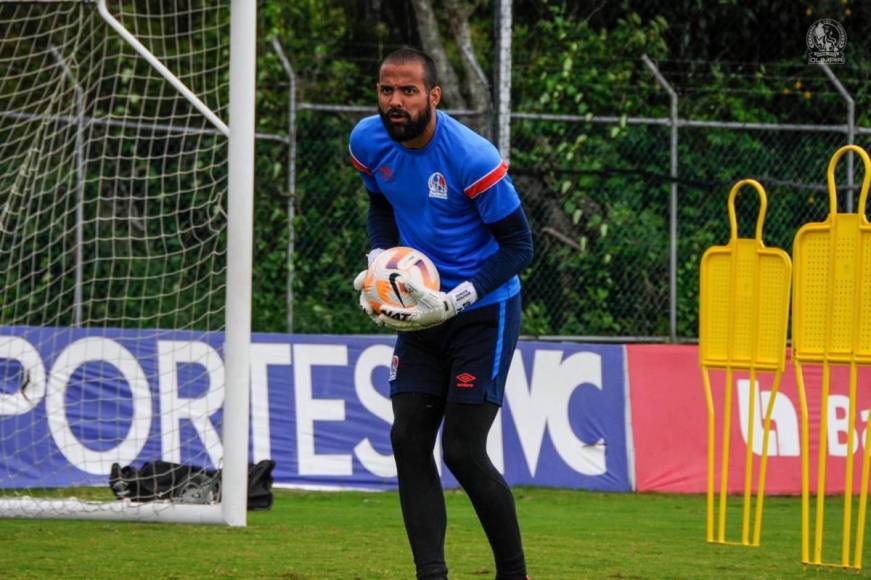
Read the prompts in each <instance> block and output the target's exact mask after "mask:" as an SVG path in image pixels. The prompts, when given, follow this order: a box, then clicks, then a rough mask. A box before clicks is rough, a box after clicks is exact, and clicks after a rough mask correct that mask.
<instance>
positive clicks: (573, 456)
mask: <svg viewBox="0 0 871 580" xmlns="http://www.w3.org/2000/svg"><path fill="white" fill-rule="evenodd" d="M533 364H534V365H535V366H534V368H533V371H532V381H531V384H530V385H528V386H527V383H526V372H525V369H524V366H523V357H521V356H515V357H514V360H513V361H512V363H511V368H510V369H509V371H508V381H507V384H506V385H505V396H506V398H507V399H508V402H509V406H510V407H511V413H512V415H513V416H514V421H515V423H516V425H517V432H518V435H519V436H520V445H521V448H522V449H523V454H524V456H525V457H526V462H527V465H528V466H529V472H530V473H531V474H532V476H533V477H534V476H535V471H536V469H537V467H538V456H539V453H540V452H541V443H542V440H543V438H544V431H545V427H546V426H547V427H549V429H550V434H551V440H552V441H553V444H554V447H556V450H557V452H558V453H559V455H560V457H562V459H563V461H565V462H566V464H567V465H569V467H571V468H572V469H574V470H575V471H577V472H578V473H581V474H584V475H602V474H603V473H605V472H606V470H607V467H606V465H605V445H604V440H602V439H599V440H598V441H596V442H595V443H593V444H587V443H585V442H584V441H581V440H580V439H578V437H577V436H576V435H575V433H574V431H573V430H572V427H571V422H570V420H569V400H570V398H571V396H572V393H574V391H575V389H576V388H578V387H579V386H581V385H584V384H589V385H592V386H593V387H595V388H597V389H599V390H602V357H601V356H599V355H597V354H595V353H589V352H581V353H576V354H573V355H571V356H570V357H568V358H567V359H565V360H563V352H562V351H554V350H538V351H536V352H535V358H534V363H533Z"/></svg>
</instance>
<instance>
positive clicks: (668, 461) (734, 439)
mask: <svg viewBox="0 0 871 580" xmlns="http://www.w3.org/2000/svg"><path fill="white" fill-rule="evenodd" d="M626 353H627V361H628V380H629V389H630V401H631V405H632V407H631V408H632V431H633V437H634V449H635V479H636V489H637V490H638V491H642V492H644V491H658V492H678V493H703V492H705V491H706V489H707V456H708V443H707V437H708V436H707V429H708V427H707V425H708V417H707V404H706V401H705V389H704V382H703V379H702V371H701V368H700V367H699V356H698V348H697V347H696V346H684V345H629V346H627V347H626ZM802 368H803V374H804V382H805V389H806V390H807V396H808V407H809V415H810V421H809V425H810V458H809V459H810V469H811V471H810V481H811V490H812V491H814V492H815V491H816V487H817V463H818V458H819V441H820V436H819V429H820V417H821V413H820V411H821V400H822V387H823V370H822V366H821V365H804V366H803V367H802ZM732 383H733V389H732V413H731V423H730V430H731V433H730V439H729V440H730V443H729V447H730V449H729V481H728V489H729V491H730V492H740V491H743V489H744V468H745V464H746V463H745V457H746V452H747V440H748V433H747V431H748V428H747V425H748V417H749V413H750V407H751V397H750V379H749V373H748V372H746V371H736V372H734V373H733V381H732ZM725 384H726V373H725V371H722V370H714V371H711V386H712V391H713V399H714V409H715V412H716V416H717V423H716V425H717V431H716V469H715V473H716V478H717V479H716V482H717V485H718V486H719V482H720V470H721V465H722V464H721V456H722V454H721V451H722V427H723V424H722V418H723V412H724V407H725ZM773 384H774V374H773V373H769V372H766V373H761V374H760V375H759V376H758V377H757V385H758V386H759V388H757V389H756V392H755V397H754V399H755V401H754V404H753V407H754V428H753V446H752V449H753V455H752V457H753V462H754V471H753V478H754V479H753V489H754V490H755V489H756V485H757V482H758V473H759V462H760V458H761V455H762V423H763V414H764V412H765V409H766V408H767V406H768V403H769V401H770V400H771V391H772V387H773ZM849 386H850V371H849V367H844V366H837V367H832V373H831V389H830V393H829V397H828V409H827V413H826V414H827V418H828V420H827V423H828V424H827V428H826V442H827V462H826V474H827V477H826V484H825V489H826V492H827V493H841V492H843V490H844V482H845V481H846V477H845V474H846V467H847V461H846V457H847V453H848V445H847V443H848V440H847V433H848V427H849V423H848V422H849V416H850V413H849V391H850V389H849ZM869 406H871V369H867V368H865V369H863V368H860V369H859V372H858V381H857V407H858V409H859V410H860V411H859V413H857V415H856V435H855V436H854V438H853V440H854V450H855V461H854V469H853V481H854V483H853V490H854V492H855V491H857V490H858V488H859V485H860V476H861V468H862V453H863V452H864V449H865V446H864V444H865V438H866V431H867V427H868V415H869V411H868V409H869ZM739 418H740V419H739ZM800 444H801V406H800V399H799V396H798V388H797V386H796V378H795V369H794V367H793V365H792V361H791V360H788V361H787V369H786V371H785V372H784V376H783V381H782V384H781V387H780V391H779V393H778V394H777V397H776V398H775V402H774V411H773V413H772V421H771V435H770V437H769V442H768V476H767V478H766V486H765V489H766V493H767V494H799V493H801V446H800Z"/></svg>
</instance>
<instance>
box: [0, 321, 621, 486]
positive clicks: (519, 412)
mask: <svg viewBox="0 0 871 580" xmlns="http://www.w3.org/2000/svg"><path fill="white" fill-rule="evenodd" d="M222 344H223V335H222V334H221V333H208V334H203V333H190V332H169V333H168V332H157V331H153V332H151V331H137V330H130V331H127V330H112V331H108V332H107V331H105V330H100V331H99V334H97V331H91V330H88V329H51V328H25V327H15V328H4V329H2V330H0V486H4V487H19V488H20V487H29V486H67V485H103V484H105V483H106V482H107V476H108V473H109V469H110V467H111V465H112V463H116V462H117V463H120V464H121V465H136V466H138V465H141V464H142V463H144V462H147V461H154V460H157V459H163V460H165V461H173V462H179V463H193V464H196V465H204V464H205V466H206V467H215V466H219V465H220V462H221V457H222V453H223V452H222V446H221V439H220V433H221V424H222V410H221V409H222V406H223V397H224V390H223V388H222V387H223V384H224V367H223V358H222V357H223V353H222ZM392 344H393V339H392V338H391V337H353V336H315V335H282V334H254V335H253V337H252V345H251V413H252V421H251V438H250V441H251V448H250V458H251V460H252V461H258V460H260V459H266V458H271V459H273V460H275V461H276V464H277V465H276V469H275V472H274V476H275V480H276V483H277V484H279V485H280V484H288V485H303V486H316V487H339V488H364V489H390V488H394V487H395V486H396V467H395V463H394V461H393V457H392V452H391V447H390V425H391V423H392V419H393V416H392V408H391V404H390V399H389V396H388V392H389V391H388V375H389V370H390V363H391V359H392V352H393V347H392ZM624 369H625V358H624V349H623V347H622V346H596V345H577V344H560V343H535V342H521V343H520V344H519V345H518V348H517V350H516V352H515V356H514V359H513V362H512V365H511V369H510V372H509V377H508V381H507V384H506V390H505V404H504V406H503V408H502V410H501V411H500V413H499V416H498V417H497V420H496V423H495V424H494V427H493V429H492V430H491V433H490V438H489V440H488V452H489V454H490V456H491V458H492V459H493V462H494V464H495V465H496V466H497V468H498V469H499V470H500V471H501V472H503V473H504V474H505V477H506V479H507V480H508V482H509V483H510V484H512V485H543V486H558V487H568V488H583V489H595V490H609V491H630V490H631V489H632V481H631V467H630V466H631V461H630V451H629V449H628V447H627V435H626V434H627V422H626V421H627V417H628V413H627V397H626V384H625V376H624V373H625V371H624ZM24 376H26V377H27V380H26V383H27V387H26V389H23V388H22V384H23V381H22V377H24ZM435 454H436V457H437V458H438V459H439V465H440V467H441V469H442V471H443V475H444V482H445V485H446V486H447V487H451V486H456V481H455V480H454V479H453V477H452V476H451V475H450V473H449V472H448V470H447V469H445V468H444V467H443V464H442V462H441V461H440V457H439V450H438V449H436V451H435Z"/></svg>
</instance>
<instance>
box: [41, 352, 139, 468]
mask: <svg viewBox="0 0 871 580" xmlns="http://www.w3.org/2000/svg"><path fill="white" fill-rule="evenodd" d="M87 362H102V363H108V364H111V365H112V366H114V367H115V368H116V369H118V370H119V371H120V372H121V374H122V375H123V376H124V379H125V380H126V381H127V384H128V385H129V386H130V394H131V396H132V398H133V417H132V419H131V421H130V431H129V432H128V433H127V436H126V437H125V438H124V441H122V442H121V443H120V444H119V445H117V446H116V447H114V448H112V449H107V450H105V451H94V450H93V449H89V448H87V447H85V446H84V445H82V444H81V442H80V441H79V440H78V439H77V438H76V436H75V435H74V434H73V432H72V430H71V429H70V426H69V423H68V422H67V412H66V391H67V386H68V385H69V380H70V377H72V375H73V373H74V372H75V371H76V369H78V368H79V367H80V366H81V365H83V364H85V363H87ZM48 376H49V379H48V388H47V393H46V396H45V412H46V415H48V427H49V430H50V431H51V435H52V437H53V438H54V440H55V443H56V444H57V446H58V449H60V451H61V453H63V455H64V457H66V458H67V460H68V461H69V462H70V463H71V464H73V465H74V466H76V467H78V468H79V469H81V470H82V471H85V472H87V473H93V474H102V475H105V474H107V473H109V469H110V468H111V467H112V464H113V463H120V464H121V465H128V464H130V463H132V462H133V460H135V459H136V457H137V456H138V455H139V452H140V451H142V447H143V446H144V445H145V443H146V441H147V440H148V431H149V429H150V428H151V392H150V391H149V390H148V379H147V378H146V376H145V372H144V371H143V370H142V367H141V366H139V363H138V362H137V361H136V358H135V357H134V356H133V355H132V354H130V351H128V350H127V349H126V348H124V347H123V346H121V345H120V344H118V343H117V342H115V341H113V340H109V339H107V338H98V337H90V338H83V339H81V340H77V341H76V342H74V343H72V344H70V345H69V346H67V347H66V348H65V349H64V350H63V352H61V353H60V355H58V357H57V360H55V362H54V366H52V368H51V371H50V372H49V375H48Z"/></svg>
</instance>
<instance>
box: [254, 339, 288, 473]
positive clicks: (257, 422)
mask: <svg viewBox="0 0 871 580" xmlns="http://www.w3.org/2000/svg"><path fill="white" fill-rule="evenodd" d="M290 363H291V357H290V345H289V344H266V343H253V344H251V435H252V436H253V437H254V441H253V451H254V462H255V463H256V462H258V461H262V460H264V459H270V458H271V457H272V444H271V439H270V438H271V436H272V435H271V432H270V427H269V365H281V366H288V365H290Z"/></svg>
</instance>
